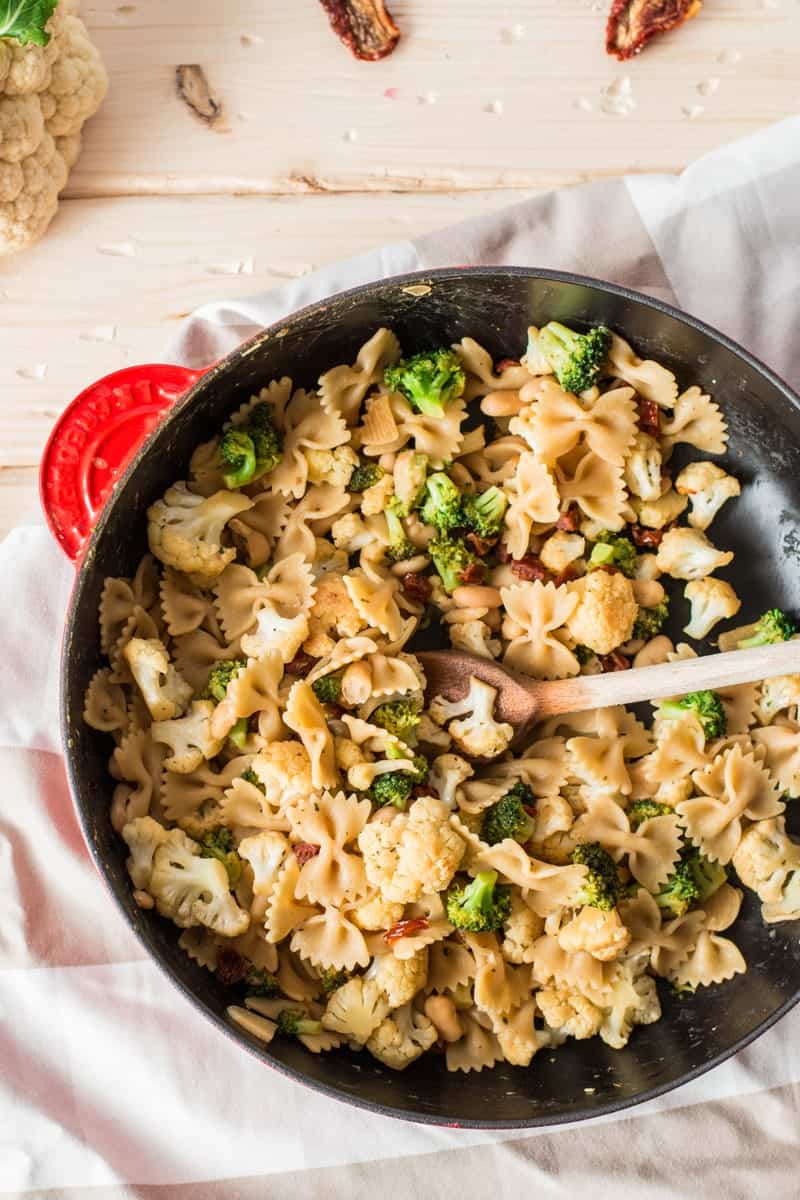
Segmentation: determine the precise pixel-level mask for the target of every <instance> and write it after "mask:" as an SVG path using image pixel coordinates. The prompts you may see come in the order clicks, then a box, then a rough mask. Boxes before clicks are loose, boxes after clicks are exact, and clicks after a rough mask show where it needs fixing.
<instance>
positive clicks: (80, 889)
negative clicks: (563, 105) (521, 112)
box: [0, 118, 800, 1200]
mask: <svg viewBox="0 0 800 1200" xmlns="http://www.w3.org/2000/svg"><path fill="white" fill-rule="evenodd" d="M799 191H800V118H797V119H792V120H790V121H786V122H784V123H782V124H781V125H778V126H775V127H773V128H771V129H768V130H766V131H765V132H764V133H761V134H759V135H757V136H755V137H752V138H749V139H746V140H745V141H742V142H739V143H736V144H735V145H733V146H731V147H728V148H726V149H723V150H719V151H716V152H714V153H713V154H710V155H708V156H707V157H706V158H704V159H702V160H700V161H699V162H698V163H696V164H695V165H694V166H692V167H690V168H689V170H687V171H686V172H684V174H683V175H681V176H680V177H677V178H675V177H671V176H639V177H635V176H634V177H627V178H624V179H617V180H609V181H605V182H602V183H596V184H591V185H587V186H585V187H580V188H575V189H573V190H570V191H563V192H555V193H551V194H549V195H544V196H540V197H537V198H535V199H533V200H529V201H527V202H525V203H522V204H518V205H516V206H514V207H512V208H509V209H507V210H505V211H503V212H500V213H495V214H492V215H491V216H489V217H486V218H484V219H480V220H477V221H471V222H469V223H467V224H464V225H461V226H457V227H455V228H453V229H449V230H446V231H444V232H439V233H436V234H435V235H430V236H427V237H423V238H420V239H419V240H418V241H417V242H401V243H396V244H393V245H390V246H387V247H384V248H382V249H380V250H376V251H373V252H371V253H369V254H365V255H362V256H360V257H358V258H355V259H351V260H349V261H347V262H343V263H339V264H335V265H333V266H331V267H328V268H326V269H324V270H322V271H318V272H316V273H315V274H313V275H310V276H307V277H305V278H303V279H301V280H298V281H297V282H294V283H292V284H290V285H287V286H286V287H283V288H280V289H277V290H275V291H272V292H269V293H267V294H264V295H261V296H256V297H253V298H252V299H251V300H249V301H244V302H242V301H239V302H236V303H235V304H232V303H216V304H210V305H206V306H205V307H204V308H202V309H200V310H199V311H198V312H197V313H196V314H195V315H194V316H193V317H191V318H190V319H189V320H188V321H187V323H186V324H185V326H184V327H183V328H182V330H181V332H180V334H179V336H178V338H177V339H176V341H175V342H174V343H173V345H172V346H171V347H170V349H169V351H168V354H167V358H168V359H172V360H174V361H179V362H184V363H186V364H187V365H192V366H198V365H204V364H206V363H208V362H211V361H213V360H214V359H216V358H218V357H220V355H222V354H224V353H225V352H226V351H228V350H230V349H232V348H233V347H234V346H236V345H237V344H238V343H239V342H240V341H241V340H242V339H243V338H246V337H248V336H249V335H250V334H252V333H253V332H255V331H256V330H258V329H259V328H261V327H262V326H264V325H267V324H270V323H271V322H273V321H277V320H279V319H280V318H281V317H283V316H285V315H286V314H288V313H290V312H292V311H294V310H296V309H297V308H299V307H301V306H302V305H304V304H308V303H310V302H312V301H314V300H318V299H321V298H323V297H325V296H328V295H331V294H333V293H334V292H337V291H339V290H341V289H343V288H347V287H352V286H354V285H356V284H358V283H362V282H367V281H369V280H372V279H375V278H378V277H381V276H386V275H392V274H397V273H401V272H404V271H410V270H415V269H424V268H429V267H434V266H447V265H455V264H463V263H467V262H468V263H473V264H517V265H525V264H527V265H536V266H545V267H553V268H560V269H564V270H574V271H580V272H584V273H586V274H591V275H597V276H600V277H605V278H607V279H611V280H614V281H615V282H618V283H622V284H626V285H628V286H630V287H633V288H636V289H639V290H641V291H644V292H647V293H649V294H651V295H654V296H659V297H661V298H663V299H666V300H669V301H671V302H672V303H675V304H677V305H679V306H680V307H682V308H684V309H686V310H688V311H689V312H692V313H694V314H695V315H697V316H699V317H702V318H703V319H705V320H707V321H709V322H711V323H712V324H714V325H717V326H718V327H719V328H720V329H722V330H723V331H724V332H726V333H729V334H731V335H732V336H734V337H736V338H737V339H738V340H739V341H741V342H742V343H743V344H744V345H745V346H746V347H747V348H748V349H749V350H751V351H753V352H754V353H755V354H757V355H759V356H760V357H762V358H763V359H765V360H766V361H767V362H768V363H769V364H770V365H771V366H772V367H773V368H775V369H776V370H777V371H778V372H779V373H782V374H783V375H784V376H785V377H786V378H788V379H789V381H790V382H791V381H792V380H794V381H796V382H800V339H798V338H797V336H796V317H795V313H796V312H797V311H798V308H800V303H799V302H800V227H798V224H797V219H796V196H797V194H798V192H799ZM155 349H156V348H155V347H154V350H155ZM723 399H724V398H723ZM0 578H2V579H3V580H4V581H5V586H4V588H3V590H2V593H0V697H2V699H0V769H2V776H1V777H2V779H3V783H4V787H3V789H2V792H0V1194H7V1195H15V1196H26V1197H28V1196H45V1195H47V1196H50V1197H70V1198H73V1197H74V1198H75V1200H78V1198H81V1200H82V1198H85V1197H96V1198H97V1200H111V1198H114V1200H122V1198H128V1197H134V1196H141V1197H145V1196H147V1197H150V1196H152V1197H161V1198H164V1200H166V1198H169V1200H178V1198H180V1200H190V1198H191V1200H195V1198H197V1200H200V1198H203V1200H207V1198H212V1197H225V1198H238V1197H243V1198H244V1197H251V1196H252V1197H262V1196H265V1195H266V1196H269V1197H270V1200H281V1198H282V1197H284V1196H285V1197H287V1198H288V1197H292V1200H298V1198H301V1197H306V1196H307V1197H312V1196H313V1197H325V1198H326V1200H327V1198H332V1197H339V1196H341V1197H345V1196H346V1197H347V1198H348V1200H361V1197H367V1196H369V1197H372V1196H374V1194H375V1192H376V1189H383V1190H384V1192H385V1194H387V1195H390V1196H392V1197H393V1198H394V1197H401V1198H403V1197H412V1196H414V1197H416V1196H418V1195H425V1196H426V1197H430V1198H432V1200H433V1198H438V1197H442V1198H444V1197H448V1198H449V1197H450V1196H452V1195H454V1194H463V1195H465V1196H470V1197H471V1196H478V1195H481V1196H484V1195H486V1194H487V1193H489V1194H494V1195H497V1196H499V1197H509V1198H510V1197H512V1196H518V1195H520V1194H522V1191H523V1188H526V1187H530V1186H533V1187H536V1186H537V1185H538V1187H539V1188H541V1189H542V1190H543V1194H546V1195H547V1196H552V1197H563V1198H565V1200H568V1198H571V1197H573V1196H576V1195H578V1194H582V1193H583V1192H584V1191H586V1190H587V1189H588V1188H590V1187H591V1190H592V1194H593V1196H594V1197H596V1200H605V1198H606V1197H612V1196H613V1197H614V1198H615V1200H629V1198H630V1200H634V1198H635V1200H650V1198H651V1197H652V1198H653V1200H656V1198H658V1200H661V1198H662V1197H673V1196H680V1195H692V1194H696V1191H697V1188H698V1183H697V1178H698V1173H700V1172H703V1171H706V1170H707V1171H709V1172H713V1181H714V1187H715V1189H717V1190H722V1191H726V1192H727V1193H728V1194H729V1195H731V1196H734V1197H736V1196H745V1195H747V1196H753V1195H756V1196H758V1195H762V1194H764V1191H765V1189H766V1180H767V1172H768V1173H769V1191H770V1196H771V1197H772V1200H781V1198H783V1197H787V1198H788V1197H790V1196H792V1197H794V1196H796V1194H797V1185H796V1174H795V1170H794V1168H795V1156H796V1149H797V1143H798V1129H799V1128H800V1052H798V1049H797V1047H798V1046H800V1011H798V1010H795V1011H794V1012H793V1013H790V1014H789V1015H788V1016H786V1017H784V1018H783V1020H782V1021H781V1022H779V1024H778V1025H777V1026H775V1027H774V1028H773V1029H772V1030H771V1031H770V1032H769V1033H767V1034H766V1035H765V1036H764V1037H762V1038H761V1039H760V1040H759V1041H758V1042H757V1043H755V1044H754V1045H752V1046H750V1047H749V1048H748V1049H747V1050H745V1051H743V1052H742V1053H740V1054H739V1055H737V1056H736V1058H734V1059H732V1060H730V1061H728V1062H727V1063H725V1064H723V1065H722V1066H720V1067H718V1068H716V1070H714V1071H712V1072H710V1073H709V1074H707V1075H705V1076H703V1077H702V1078H701V1079H698V1080H696V1081H694V1082H693V1083H691V1084H689V1085H687V1086H685V1087H683V1088H681V1089H680V1090H679V1091H676V1092H672V1093H670V1094H669V1095H667V1096H664V1097H661V1098H660V1099H658V1100H654V1101H651V1102H649V1103H648V1104H645V1105H641V1106H640V1107H638V1108H636V1109H634V1110H633V1111H631V1112H628V1113H625V1114H621V1115H620V1116H619V1117H614V1116H612V1117H608V1118H603V1119H601V1120H600V1121H599V1122H592V1123H591V1124H588V1125H582V1126H575V1125H573V1126H569V1127H563V1128H562V1129H558V1130H554V1131H542V1132H540V1133H537V1132H528V1131H525V1132H522V1131H518V1132H516V1133H515V1132H513V1131H507V1132H503V1133H486V1132H480V1131H474V1132H471V1131H454V1130H445V1129H436V1128H430V1127H422V1126H414V1125H407V1124H403V1123H401V1122H399V1121H392V1120H390V1119H388V1118H384V1117H380V1116H374V1115H371V1114H369V1113H365V1112H361V1111H358V1110H355V1109H351V1108H349V1107H347V1106H345V1105H343V1104H337V1103H335V1102H334V1101H332V1100H328V1099H326V1098H324V1097H322V1096H319V1095H316V1094H315V1093H313V1092H310V1091H308V1090H306V1089H303V1088H301V1087H300V1086H299V1085H296V1084H294V1083H292V1082H290V1081H289V1080H287V1079H284V1078H283V1077H282V1076H279V1075H277V1074H276V1073H274V1072H270V1071H268V1070H266V1069H265V1068H264V1067H263V1066H262V1065H261V1064H260V1063H258V1062H257V1061H255V1060H254V1059H252V1058H251V1057H250V1056H249V1055H247V1054H246V1053H245V1052H244V1051H243V1050H238V1049H237V1048H236V1047H234V1046H233V1045H232V1044H231V1043H230V1042H229V1041H228V1040H227V1039H224V1038H222V1037H220V1036H219V1034H218V1033H217V1031H216V1030H215V1029H214V1028H213V1027H212V1026H211V1025H209V1024H208V1023H207V1022H205V1021H204V1020H203V1019H202V1018H201V1017H200V1016H199V1015H198V1014H197V1013H196V1012H195V1011H194V1010H193V1009H192V1008H191V1007H190V1006H189V1005H187V1004H186V1002H185V1001H184V1000H183V999H182V998H181V996H180V995H179V994H178V992H177V991H175V990H174V989H173V988H172V987H171V985H170V984H169V983H168V982H167V981H166V980H165V979H163V978H162V977H161V975H160V974H159V972H158V971H157V969H156V967H155V966H154V965H153V964H152V963H151V962H150V961H149V960H148V959H147V958H145V956H144V955H143V952H142V950H141V948H140V946H139V945H138V943H137V942H136V941H135V939H134V938H133V935H132V934H131V933H130V932H129V931H128V929H127V927H126V926H125V925H124V923H123V922H122V920H121V918H120V917H119V916H118V914H117V912H116V910H115V909H114V908H113V907H112V904H111V902H110V900H109V898H108V896H107V893H106V891H105V889H104V887H103V884H102V882H101V881H100V879H99V878H98V876H97V875H96V873H95V871H94V868H93V866H92V863H91V860H90V859H89V856H88V853H87V851H86V849H85V847H84V845H83V841H82V837H81V834H80V830H79V827H78V824H77V821H76V818H75V816H74V814H73V811H72V807H71V802H70V798H69V793H68V789H67V785H66V780H65V774H64V767H63V761H62V758H61V755H60V749H59V740H58V721H57V687H58V684H57V678H58V655H59V649H60V634H61V629H62V626H63V619H64V611H65V607H66V602H67V597H68V594H69V590H70V587H71V582H72V567H71V566H70V565H69V563H68V562H67V561H66V559H65V558H64V557H63V555H62V554H61V551H60V550H59V549H58V547H57V546H56V545H55V543H53V542H52V541H51V539H50V537H49V535H48V533H47V531H46V530H45V529H44V527H43V526H42V525H41V523H38V524H29V525H25V526H22V527H20V528H18V529H16V530H15V531H14V532H13V533H12V534H11V535H10V536H9V537H8V538H7V539H6V541H5V542H4V543H3V545H2V546H0ZM12 580H13V586H9V583H10V581H12ZM724 1019H725V1017H724V1006H723V1008H722V1010H721V1012H720V1020H724ZM531 1069H535V1065H534V1067H533V1068H531Z"/></svg>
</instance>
